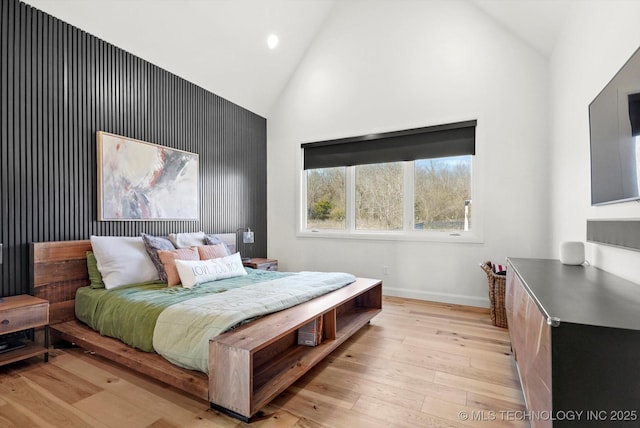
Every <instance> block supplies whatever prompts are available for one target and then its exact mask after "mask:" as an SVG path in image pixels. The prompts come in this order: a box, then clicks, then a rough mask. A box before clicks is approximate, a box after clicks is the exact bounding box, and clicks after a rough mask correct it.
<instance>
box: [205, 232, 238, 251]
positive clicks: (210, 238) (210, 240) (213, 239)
mask: <svg viewBox="0 0 640 428" xmlns="http://www.w3.org/2000/svg"><path fill="white" fill-rule="evenodd" d="M204 243H205V245H216V244H224V246H225V248H226V249H227V255H228V256H229V255H231V254H233V253H234V252H235V251H231V248H229V245H227V243H226V242H224V241H223V240H222V238H220V237H219V236H218V235H214V234H206V235H204ZM233 245H234V247H235V243H234V244H233Z"/></svg>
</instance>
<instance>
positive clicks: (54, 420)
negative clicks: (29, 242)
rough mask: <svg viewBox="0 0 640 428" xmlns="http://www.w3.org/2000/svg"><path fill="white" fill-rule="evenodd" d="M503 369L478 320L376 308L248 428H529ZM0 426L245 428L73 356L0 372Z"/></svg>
mask: <svg viewBox="0 0 640 428" xmlns="http://www.w3.org/2000/svg"><path fill="white" fill-rule="evenodd" d="M512 360H513V358H512V357H511V356H510V346H509V337H508V333H507V330H504V329H501V328H498V327H494V326H492V325H491V322H490V320H489V313H488V310H487V309H480V308H471V307H464V306H455V305H446V304H439V303H430V302H422V301H417V300H410V299H401V298H394V297H385V298H384V300H383V311H382V313H381V314H379V315H378V316H377V317H375V318H374V319H373V320H372V321H371V324H370V325H368V326H365V327H364V328H363V329H362V330H361V331H360V332H359V333H357V334H356V335H354V336H353V337H352V338H351V339H350V340H348V341H347V342H346V343H345V344H343V345H342V346H341V347H339V348H338V349H337V350H336V351H334V352H333V353H332V354H331V355H329V356H328V357H327V358H326V359H325V360H324V361H323V362H321V363H320V364H318V366H316V367H315V368H314V369H312V370H311V371H310V372H309V373H307V375H305V376H304V377H302V378H301V379H300V380H299V381H298V382H296V383H295V384H294V385H292V386H291V387H290V388H289V389H287V390H286V391H285V392H284V393H282V394H281V395H280V396H279V397H278V398H276V399H275V400H274V401H273V402H272V403H271V404H270V405H268V406H267V407H266V408H265V409H263V413H264V414H263V415H262V416H261V417H260V418H259V419H258V420H257V421H256V422H254V423H252V424H251V425H250V426H253V427H259V428H265V427H269V428H271V427H273V428H286V427H300V428H302V427H305V428H320V427H326V428H341V427H344V428H358V427H367V428H376V427H411V428H414V427H481V428H485V427H486V428H489V427H528V426H529V424H528V423H527V422H526V421H522V420H521V419H522V418H521V415H522V414H521V413H518V412H522V411H523V410H524V404H523V398H522V392H521V388H520V384H519V381H518V377H517V373H516V370H515V365H514V364H513V361H512ZM464 412H466V413H464ZM464 415H468V419H465V418H464ZM0 426H2V427H20V428H22V427H118V428H121V427H131V428H138V427H154V428H161V427H224V428H231V427H242V426H247V425H246V424H244V423H242V422H239V421H237V420H235V419H232V418H229V417H227V416H224V415H221V414H219V413H218V412H216V411H213V410H210V409H209V408H208V403H207V402H206V401H203V400H200V399H197V398H193V397H192V396H189V395H187V394H184V393H182V392H180V391H178V390H177V389H174V388H171V387H169V386H167V385H164V384H162V383H159V382H155V381H153V380H150V379H148V378H145V377H143V376H139V375H136V374H135V373H133V372H131V371H129V370H128V369H125V368H123V367H121V366H118V365H116V364H114V363H111V362H109V361H107V360H104V359H101V358H99V357H96V356H93V355H91V354H87V353H85V352H83V351H82V350H81V349H59V350H54V351H53V352H52V353H51V357H50V360H49V363H43V362H42V359H41V358H32V359H30V360H27V361H26V362H21V363H15V364H12V365H9V366H5V367H0Z"/></svg>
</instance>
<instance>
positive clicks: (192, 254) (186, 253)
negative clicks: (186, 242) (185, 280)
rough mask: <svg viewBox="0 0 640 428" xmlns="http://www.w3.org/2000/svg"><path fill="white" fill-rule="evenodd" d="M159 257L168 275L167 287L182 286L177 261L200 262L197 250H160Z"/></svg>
mask: <svg viewBox="0 0 640 428" xmlns="http://www.w3.org/2000/svg"><path fill="white" fill-rule="evenodd" d="M158 257H159V258H160V260H161V261H162V264H163V266H164V270H165V271H166V273H167V285H168V286H169V287H173V286H174V285H180V276H179V275H178V270H177V269H176V260H200V257H199V256H198V250H197V249H196V248H178V249H176V250H160V251H158Z"/></svg>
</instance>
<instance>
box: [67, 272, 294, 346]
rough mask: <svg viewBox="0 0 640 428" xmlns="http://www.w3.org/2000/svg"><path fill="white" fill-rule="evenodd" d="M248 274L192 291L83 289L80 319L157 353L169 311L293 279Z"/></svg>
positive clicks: (150, 286) (160, 286)
mask: <svg viewBox="0 0 640 428" xmlns="http://www.w3.org/2000/svg"><path fill="white" fill-rule="evenodd" d="M247 272H248V275H247V276H239V277H236V278H229V279H224V280H220V281H213V282H208V283H204V284H200V285H198V286H197V287H193V288H191V289H188V288H183V287H167V284H165V283H163V282H159V281H156V282H148V283H143V284H134V285H128V286H125V287H119V288H115V289H112V290H105V289H92V288H89V287H82V288H79V289H78V291H77V293H76V317H77V318H78V319H79V320H80V321H82V322H84V323H86V324H87V325H89V326H90V327H91V328H93V329H94V330H97V331H99V332H100V333H101V334H103V335H105V336H110V337H115V338H117V339H120V340H122V341H123V342H124V343H126V344H128V345H131V346H133V347H136V348H138V349H141V350H143V351H147V352H153V351H154V347H153V333H154V329H155V326H156V321H157V319H158V317H159V316H160V313H161V312H162V311H163V310H164V309H165V308H167V307H169V306H171V305H174V304H177V303H181V302H184V301H186V300H189V299H193V298H198V297H203V296H207V295H211V294H215V293H220V292H222V291H227V290H232V289H235V288H239V287H244V286H247V285H251V284H257V283H260V282H265V281H271V280H274V279H278V278H284V277H287V276H289V275H291V274H290V273H284V272H272V271H263V270H254V269H249V268H247Z"/></svg>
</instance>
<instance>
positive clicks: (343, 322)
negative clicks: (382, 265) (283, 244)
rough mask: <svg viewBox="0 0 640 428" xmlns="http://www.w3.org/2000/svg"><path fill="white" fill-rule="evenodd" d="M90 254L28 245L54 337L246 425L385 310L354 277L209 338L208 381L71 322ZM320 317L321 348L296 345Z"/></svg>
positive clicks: (69, 244)
mask: <svg viewBox="0 0 640 428" xmlns="http://www.w3.org/2000/svg"><path fill="white" fill-rule="evenodd" d="M88 250H91V243H90V242H89V241H60V242H43V243H33V244H31V247H30V254H31V262H32V265H31V283H32V286H33V290H34V294H35V295H36V296H38V297H41V298H43V299H47V300H49V302H50V320H51V324H50V328H51V332H52V337H53V338H55V337H57V338H59V339H63V340H66V341H68V342H72V343H75V344H76V345H78V346H80V347H82V348H84V349H87V350H89V351H92V352H94V353H95V354H96V355H100V356H102V357H104V358H107V359H110V360H113V361H115V362H117V363H119V364H122V365H124V366H126V367H129V368H131V369H133V370H135V371H137V372H140V373H142V374H145V375H147V376H150V377H152V378H154V379H157V380H160V381H162V382H165V383H167V384H169V385H172V386H174V387H176V388H179V389H181V390H183V391H186V392H188V393H190V394H192V395H194V396H197V397H200V398H204V399H206V400H208V401H209V402H210V403H211V407H213V408H215V409H217V410H220V411H223V412H225V413H227V414H230V415H232V416H234V417H237V418H239V419H242V420H244V421H250V419H251V417H252V416H253V415H255V414H256V413H257V412H258V411H259V410H260V409H261V408H262V407H264V406H265V405H266V404H267V403H269V402H270V401H271V400H272V399H273V398H275V396H277V395H278V394H279V393H281V392H282V391H284V390H285V389H286V388H287V387H289V386H290V385H291V384H292V383H294V382H295V381H296V380H297V379H298V378H300V377H301V376H302V375H304V374H305V373H306V372H307V371H308V370H310V369H311V368H312V367H313V366H314V365H316V364H317V363H318V362H319V361H321V360H322V359H323V358H324V357H325V356H327V355H328V354H329V353H331V352H332V351H333V350H334V349H335V348H337V347H338V346H339V345H340V344H342V343H343V342H344V341H345V340H347V339H348V338H349V337H350V336H352V335H353V334H354V333H355V332H357V331H358V330H359V329H360V328H361V327H363V326H364V325H365V324H367V323H368V322H369V320H371V318H373V317H374V316H375V315H376V314H378V313H379V312H380V311H381V310H382V282H381V281H379V280H376V279H367V278H358V279H357V280H356V282H354V283H352V284H349V285H347V286H346V287H343V288H341V289H339V290H336V291H333V292H331V293H328V294H325V295H323V296H320V297H317V298H315V299H313V300H310V301H308V302H305V303H302V304H300V305H297V306H294V307H292V308H289V309H285V310H283V311H280V312H276V313H274V314H271V315H267V316H265V317H262V318H260V319H258V320H255V321H253V322H251V323H248V324H246V325H244V326H242V327H239V328H237V329H234V330H232V331H229V332H227V333H224V334H221V335H219V336H217V337H216V338H214V339H211V341H210V343H209V376H208V377H207V376H206V375H205V374H203V373H200V372H197V371H193V370H186V369H182V368H180V367H177V366H175V365H173V364H171V363H169V362H168V361H166V360H165V359H164V358H162V357H161V356H159V355H157V354H154V353H147V352H142V351H138V350H136V349H134V348H132V347H130V346H128V345H126V344H124V343H122V342H120V341H119V340H116V339H112V338H108V337H104V336H102V335H100V333H98V332H96V331H94V330H92V329H91V328H89V327H87V326H86V325H84V324H82V323H81V322H79V321H77V320H76V319H75V313H74V302H75V292H76V290H77V289H78V288H79V287H82V286H85V285H88V284H89V280H88V273H87V268H86V251H88ZM320 317H321V318H322V338H323V340H322V343H321V344H320V345H318V346H313V347H310V346H302V345H298V344H297V330H298V328H300V327H301V326H303V325H305V324H307V323H309V322H310V321H312V320H314V319H317V318H320Z"/></svg>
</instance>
